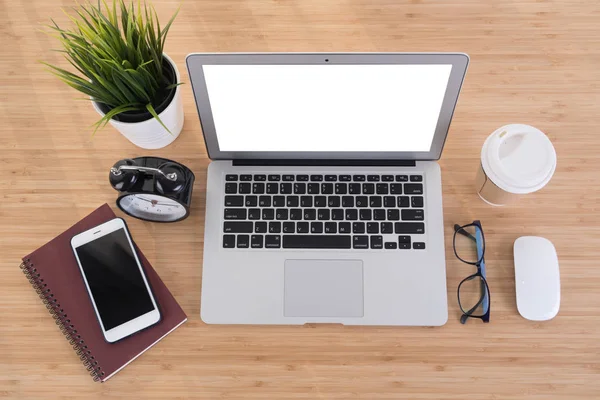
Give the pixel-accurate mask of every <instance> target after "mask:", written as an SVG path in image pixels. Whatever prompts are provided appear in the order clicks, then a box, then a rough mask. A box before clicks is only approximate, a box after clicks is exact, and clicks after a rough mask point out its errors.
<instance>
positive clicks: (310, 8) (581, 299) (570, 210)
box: [0, 0, 600, 400]
mask: <svg viewBox="0 0 600 400" xmlns="http://www.w3.org/2000/svg"><path fill="white" fill-rule="evenodd" d="M154 4H155V6H156V8H157V10H158V13H159V15H160V17H161V18H162V19H163V20H165V19H167V18H168V17H169V16H170V15H171V14H172V13H173V12H174V10H175V9H176V7H177V4H178V2H177V1H175V0H154ZM71 5H74V3H73V2H72V1H71V0H43V1H42V0H30V1H9V0H0V38H1V41H2V43H3V49H2V51H1V52H0V60H1V64H0V65H1V70H0V87H1V92H0V93H1V94H0V151H1V157H0V199H1V201H0V254H1V257H0V276H1V278H0V281H1V282H2V283H1V289H0V312H1V314H0V398H2V397H6V398H11V399H17V398H19V399H40V398H53V399H66V398H84V397H85V398H101V397H102V398H108V399H111V398H146V399H167V398H189V397H198V398H203V399H214V398H221V399H242V398H243V399H267V398H273V399H304V398H306V399H308V398H311V399H312V398H317V399H457V400H465V399H565V400H567V399H568V400H574V399H594V398H599V397H600V290H599V287H600V268H599V265H598V259H599V258H600V251H599V247H600V246H599V243H600V213H599V212H600V203H599V200H600V188H598V184H597V181H598V178H597V176H598V171H599V170H600V158H599V156H598V155H599V154H600V137H599V133H598V115H599V114H600V107H599V105H598V104H599V103H600V95H599V93H600V90H599V89H600V68H599V67H598V66H599V65H600V24H599V21H600V5H599V3H598V2H596V1H588V0H581V1H576V0H570V1H543V0H538V1H534V0H519V1H516V0H515V1H513V0H496V1H493V2H486V1H480V0H448V1H440V2H435V1H429V0H413V1H410V2H407V1H399V0H363V1H357V0H304V1H284V0H269V1H267V0H264V1H250V0H246V1H227V0H202V1H192V0H188V1H185V2H183V5H182V10H181V13H180V14H179V17H178V18H177V20H176V22H175V24H174V25H173V27H172V30H171V33H170V37H169V39H168V41H167V45H166V50H167V52H168V53H169V55H171V57H172V58H173V59H174V60H175V61H176V63H177V64H178V67H179V69H180V71H181V73H182V76H183V77H184V80H185V81H186V82H187V81H188V79H187V73H186V72H185V63H184V58H185V55H186V54H187V53H189V52H195V51H198V52H201V51H224V52H231V51H412V52H421V51H462V52H466V53H468V54H469V55H470V56H471V65H470V67H469V71H468V74H467V78H466V82H465V85H464V88H463V92H462V95H461V98H460V100H459V103H458V107H457V110H456V113H455V116H454V122H453V124H452V127H451V131H450V134H449V137H448V140H447V142H446V147H445V150H444V153H443V156H442V159H441V161H440V164H441V166H442V171H443V185H444V211H445V228H446V251H447V260H448V261H447V271H448V298H449V314H450V319H449V321H448V323H447V324H446V325H445V326H444V327H441V328H366V327H342V326H321V325H319V326H314V325H312V326H305V327H289V326H281V327H261V326H249V327H235V326H208V325H205V324H204V323H203V322H202V321H201V320H200V318H199V313H200V280H201V268H202V266H201V259H202V246H203V239H202V238H203V229H204V228H203V219H204V218H203V215H204V206H205V197H204V191H205V180H206V166H207V165H208V162H209V161H208V159H207V157H206V150H205V148H204V143H203V139H202V134H201V129H200V124H199V121H198V118H197V114H196V110H195V106H194V101H193V98H192V93H191V87H190V85H189V84H186V85H184V86H183V87H182V90H183V101H184V107H185V115H186V122H185V127H184V131H183V132H182V134H181V136H180V137H179V138H178V139H177V140H176V141H175V142H174V143H173V144H172V145H171V146H169V147H167V148H165V149H163V150H159V151H143V150H141V149H138V148H136V147H134V146H133V145H131V144H130V143H129V142H127V141H126V140H125V139H124V138H123V137H121V136H120V135H119V134H118V133H117V132H116V131H115V130H113V129H112V128H107V129H105V130H104V131H102V132H100V133H99V134H97V135H96V137H95V138H93V139H91V137H90V133H91V129H90V124H91V123H93V122H94V121H95V120H96V119H97V115H95V113H94V111H93V110H92V108H91V106H90V104H88V103H87V102H83V101H76V100H74V99H75V98H77V97H81V95H79V94H77V93H75V92H74V91H72V90H71V89H69V88H67V87H66V86H65V85H63V84H62V83H60V82H59V81H58V80H57V79H55V78H54V77H53V76H51V75H50V74H49V73H47V72H46V71H44V69H43V68H42V66H41V65H40V64H39V63H38V62H37V60H38V59H44V60H48V61H51V62H55V63H61V58H60V54H59V53H53V52H50V51H49V49H51V48H56V47H57V46H58V44H57V42H56V40H55V39H53V38H51V37H48V36H47V35H45V34H44V33H41V32H40V31H39V30H38V29H39V28H40V25H41V24H45V23H48V22H49V18H50V17H51V16H52V17H54V18H55V19H56V20H57V22H58V23H59V24H66V23H67V18H66V17H65V16H64V15H63V14H62V13H61V11H60V9H59V8H60V7H68V6H71ZM512 122H522V123H529V124H531V125H534V126H536V127H538V128H540V129H542V130H543V131H545V132H546V133H547V134H548V135H549V137H550V139H551V140H552V142H553V143H554V145H555V147H556V151H557V153H558V168H557V170H556V174H555V177H554V179H553V180H552V181H551V183H550V184H549V185H548V186H547V187H546V188H545V189H543V190H542V191H541V192H539V193H537V194H535V195H532V196H530V197H527V198H525V199H523V200H522V201H521V202H519V203H518V204H516V205H514V206H510V207H506V208H492V207H490V206H487V205H485V204H484V203H483V202H482V201H480V200H479V199H478V197H477V195H476V194H475V192H474V187H473V179H474V176H475V170H476V166H477V164H478V155H479V151H480V148H481V145H482V143H483V141H484V139H485V138H486V137H487V135H488V134H489V133H491V132H492V131H493V130H494V129H496V128H497V127H499V126H501V125H503V124H506V123H512ZM141 155H158V156H163V157H168V158H172V159H176V160H178V161H180V162H183V163H184V164H186V165H188V166H189V167H191V168H192V169H193V170H194V172H195V173H196V177H197V179H196V187H195V192H194V200H193V210H192V216H191V217H190V218H189V219H187V220H185V221H183V222H180V223H177V224H174V225H160V224H152V223H144V222H141V221H137V220H134V219H130V218H128V223H129V224H130V229H131V230H132V232H133V235H134V237H135V239H136V241H137V242H138V244H139V245H140V247H141V248H142V249H143V250H144V253H145V254H146V256H147V257H148V258H149V259H150V260H151V262H152V263H153V265H154V267H155V269H156V270H157V271H158V273H159V274H160V275H161V277H162V279H163V280H164V282H165V283H166V284H167V286H168V287H169V288H170V289H171V291H172V292H173V294H174V295H175V297H176V298H177V299H178V301H179V302H180V304H181V305H182V307H183V308H184V309H185V311H186V312H187V313H188V315H189V317H190V318H189V322H188V323H187V324H186V325H184V326H183V327H182V328H180V329H179V330H177V331H176V332H175V333H174V334H173V335H172V336H170V337H168V338H167V339H166V340H164V341H163V342H161V343H159V344H158V345H157V346H156V347H155V348H154V349H152V350H151V351H149V352H148V353H147V354H144V355H143V356H142V357H140V358H139V359H138V360H136V361H135V362H134V363H133V364H131V365H130V366H128V367H127V368H126V369H125V370H123V371H122V372H120V373H119V374H118V375H117V376H115V377H114V378H112V379H111V380H110V381H109V382H107V383H105V384H95V383H93V382H92V380H91V379H90V377H89V376H88V375H87V374H86V373H85V370H84V369H83V367H82V366H81V365H80V363H79V360H78V358H77V357H76V356H75V354H74V353H73V352H72V351H71V349H70V347H69V345H68V343H67V342H66V341H65V340H64V338H63V337H62V336H61V334H60V333H59V330H58V329H57V328H56V326H55V325H54V322H53V320H52V319H51V318H50V317H49V316H48V314H47V311H46V309H45V308H44V307H43V306H42V304H41V302H40V300H39V299H38V298H37V295H36V294H35V292H34V291H33V290H31V288H30V286H29V283H28V282H27V281H26V280H25V278H24V277H23V275H22V274H21V272H20V271H19V268H18V264H19V259H20V257H21V256H23V255H24V254H26V253H28V252H30V251H32V250H33V249H35V248H37V247H38V246H40V245H41V244H43V243H45V242H46V241H48V240H49V239H51V238H52V237H54V236H55V235H56V234H57V233H59V232H60V231H62V230H63V229H65V228H66V227H68V226H70V225H71V224H72V223H73V222H75V221H76V220H78V219H80V218H81V217H83V216H84V215H86V214H87V213H89V212H90V211H91V210H92V209H94V208H95V207H97V206H99V205H100V204H102V203H104V202H109V203H112V202H113V201H114V199H115V192H114V191H113V190H112V189H111V188H110V186H109V184H108V182H107V174H108V169H109V167H110V166H111V165H112V164H113V163H114V162H115V161H116V160H118V159H120V158H124V157H135V156H141ZM112 204H114V203H112ZM475 218H478V219H480V220H481V221H482V223H483V225H484V228H485V230H486V238H487V241H488V249H487V252H486V259H487V264H488V279H489V283H490V288H491V291H492V322H491V323H490V324H489V325H484V324H481V323H477V322H474V321H471V322H469V323H468V324H467V325H466V326H463V325H461V324H460V323H459V321H458V318H459V309H458V305H457V303H456V297H455V291H456V287H457V285H458V282H459V281H460V280H461V279H462V278H463V277H464V276H466V275H467V274H468V273H470V270H469V268H468V267H467V266H465V265H462V264H461V263H460V262H458V261H457V260H456V259H455V258H454V256H453V255H452V250H451V237H452V224H453V223H466V222H470V221H471V220H473V219H475ZM524 234H529V235H541V236H545V237H547V238H549V239H550V240H552V241H553V242H554V243H555V245H556V247H557V250H558V254H559V257H560V267H561V278H562V305H561V310H560V314H559V315H558V317H557V318H556V319H554V320H553V321H550V322H546V323H535V322H530V321H526V320H524V319H523V318H521V317H520V316H519V315H518V312H517V309H516V304H515V293H514V289H515V287H514V286H515V285H514V270H513V262H512V250H511V249H512V243H513V241H514V240H515V239H516V238H517V237H518V236H521V235H524Z"/></svg>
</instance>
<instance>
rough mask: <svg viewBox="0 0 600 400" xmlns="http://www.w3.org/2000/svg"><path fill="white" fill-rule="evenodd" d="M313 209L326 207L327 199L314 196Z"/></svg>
mask: <svg viewBox="0 0 600 400" xmlns="http://www.w3.org/2000/svg"><path fill="white" fill-rule="evenodd" d="M315 207H327V197H325V196H315Z"/></svg>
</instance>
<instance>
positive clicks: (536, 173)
mask: <svg viewBox="0 0 600 400" xmlns="http://www.w3.org/2000/svg"><path fill="white" fill-rule="evenodd" d="M481 165H482V167H483V170H484V171H485V174H486V175H487V176H488V178H490V179H491V180H492V182H494V183H495V184H496V185H497V186H498V187H499V188H500V189H502V190H504V191H507V192H510V193H518V194H524V193H531V192H535V191H536V190H539V189H541V188H543V187H544V186H545V185H546V184H547V183H548V182H549V181H550V179H551V178H552V175H553V174H554V170H555V169H556V152H555V151H554V146H552V143H551V142H550V139H548V137H547V136H546V135H545V134H544V133H543V132H542V131H540V130H539V129H536V128H534V127H532V126H529V125H524V124H510V125H505V126H503V127H501V128H498V129H497V130H496V131H495V132H494V133H492V134H491V135H490V136H489V137H488V138H487V139H486V141H485V143H484V144H483V148H482V149H481Z"/></svg>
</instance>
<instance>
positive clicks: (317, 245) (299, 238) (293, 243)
mask: <svg viewBox="0 0 600 400" xmlns="http://www.w3.org/2000/svg"><path fill="white" fill-rule="evenodd" d="M351 240H352V239H351V237H350V236H349V235H283V248H284V249H349V248H350V244H351V243H352V242H351Z"/></svg>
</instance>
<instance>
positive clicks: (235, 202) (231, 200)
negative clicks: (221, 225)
mask: <svg viewBox="0 0 600 400" xmlns="http://www.w3.org/2000/svg"><path fill="white" fill-rule="evenodd" d="M243 206H244V196H225V207H243Z"/></svg>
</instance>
